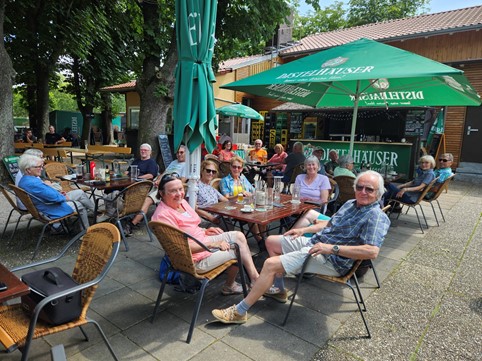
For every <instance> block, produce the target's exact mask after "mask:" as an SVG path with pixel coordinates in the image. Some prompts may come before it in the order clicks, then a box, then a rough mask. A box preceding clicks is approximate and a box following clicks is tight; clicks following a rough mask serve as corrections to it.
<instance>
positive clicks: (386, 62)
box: [222, 39, 480, 154]
mask: <svg viewBox="0 0 482 361" xmlns="http://www.w3.org/2000/svg"><path fill="white" fill-rule="evenodd" d="M222 88H226V89H232V90H237V91H243V92H246V93H250V94H256V95H260V96H265V97H269V98H275V99H278V100H281V101H287V102H294V103H299V104H305V105H310V106H313V107H316V108H353V109H354V111H353V121H352V130H351V140H350V154H352V153H353V142H354V134H355V129H356V118H357V113H358V107H389V106H391V107H418V106H454V105H457V106H470V105H473V106H478V105H480V97H479V96H478V95H477V92H476V91H475V90H474V89H473V88H472V86H471V85H470V84H469V82H468V80H467V79H466V78H465V77H464V75H463V71H461V70H458V69H454V68H452V67H449V66H447V65H444V64H442V63H439V62H436V61H434V60H431V59H428V58H425V57H423V56H420V55H417V54H413V53H411V52H408V51H405V50H401V49H398V48H395V47H392V46H390V45H386V44H381V43H378V42H376V41H373V40H369V39H359V40H356V41H354V42H351V43H347V44H344V45H340V46H337V47H334V48H331V49H328V50H324V51H321V52H319V53H316V54H313V55H310V56H307V57H304V58H301V59H299V60H296V61H292V62H290V63H287V64H285V65H282V66H279V67H276V68H273V69H271V70H267V71H264V72H262V73H259V74H256V75H253V76H250V77H247V78H244V79H241V80H239V81H236V82H233V83H230V84H226V85H223V86H222Z"/></svg>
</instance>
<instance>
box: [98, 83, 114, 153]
mask: <svg viewBox="0 0 482 361" xmlns="http://www.w3.org/2000/svg"><path fill="white" fill-rule="evenodd" d="M100 96H101V99H102V113H101V114H100V117H101V119H102V138H103V139H104V144H114V129H113V128H112V94H111V93H106V92H101V93H100Z"/></svg>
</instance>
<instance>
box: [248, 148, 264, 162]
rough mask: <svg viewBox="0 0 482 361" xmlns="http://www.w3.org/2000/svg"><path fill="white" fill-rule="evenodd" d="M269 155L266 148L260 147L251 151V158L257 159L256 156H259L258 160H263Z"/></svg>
mask: <svg viewBox="0 0 482 361" xmlns="http://www.w3.org/2000/svg"><path fill="white" fill-rule="evenodd" d="M267 157H268V152H266V150H264V149H262V148H261V149H259V150H256V149H252V150H251V151H250V152H249V158H250V159H251V160H255V159H254V158H257V159H258V160H257V161H258V162H262V161H263V160H264V159H265V158H267Z"/></svg>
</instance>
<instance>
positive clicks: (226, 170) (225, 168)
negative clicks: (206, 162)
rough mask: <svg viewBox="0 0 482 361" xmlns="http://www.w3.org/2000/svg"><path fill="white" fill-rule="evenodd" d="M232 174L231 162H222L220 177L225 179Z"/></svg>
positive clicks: (220, 164)
mask: <svg viewBox="0 0 482 361" xmlns="http://www.w3.org/2000/svg"><path fill="white" fill-rule="evenodd" d="M230 173H231V163H230V162H220V163H219V177H220V178H224V177H226V176H227V175H228V174H230Z"/></svg>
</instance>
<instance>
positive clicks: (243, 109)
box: [216, 104, 264, 120]
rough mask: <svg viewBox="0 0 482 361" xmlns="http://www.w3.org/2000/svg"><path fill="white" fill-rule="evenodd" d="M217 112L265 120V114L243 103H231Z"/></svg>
mask: <svg viewBox="0 0 482 361" xmlns="http://www.w3.org/2000/svg"><path fill="white" fill-rule="evenodd" d="M216 113H218V114H221V115H225V116H228V117H231V116H232V117H241V118H249V119H258V120H263V119H264V118H263V116H262V115H261V114H259V113H258V112H257V111H256V110H254V109H253V108H250V107H248V106H246V105H243V104H229V105H225V106H222V107H219V108H217V109H216Z"/></svg>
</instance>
